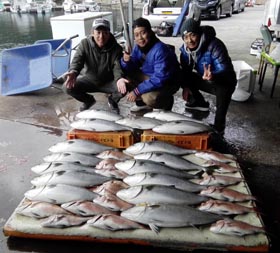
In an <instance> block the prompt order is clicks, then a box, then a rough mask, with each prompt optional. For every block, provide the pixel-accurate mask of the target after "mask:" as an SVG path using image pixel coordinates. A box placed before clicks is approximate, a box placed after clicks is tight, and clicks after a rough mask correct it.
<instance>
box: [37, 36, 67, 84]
mask: <svg viewBox="0 0 280 253" xmlns="http://www.w3.org/2000/svg"><path fill="white" fill-rule="evenodd" d="M41 43H49V44H50V45H51V48H52V74H53V78H54V79H56V78H58V77H60V76H61V75H63V74H64V73H65V72H67V71H68V68H69V64H70V58H71V47H72V40H68V41H66V40H65V39H55V40H38V41H36V42H35V44H41ZM61 45H62V47H61V48H59V47H60V46H61ZM57 49H58V50H57Z"/></svg>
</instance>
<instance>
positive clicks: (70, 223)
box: [40, 214, 89, 228]
mask: <svg viewBox="0 0 280 253" xmlns="http://www.w3.org/2000/svg"><path fill="white" fill-rule="evenodd" d="M88 220H89V218H88V217H81V216H77V215H72V214H67V215H66V214H54V215H51V216H50V217H48V218H45V219H43V220H42V221H41V222H40V225H41V226H42V227H47V228H68V227H76V226H80V225H82V224H84V223H86V222H87V221H88Z"/></svg>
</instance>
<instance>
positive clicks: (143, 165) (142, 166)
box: [115, 159, 197, 179]
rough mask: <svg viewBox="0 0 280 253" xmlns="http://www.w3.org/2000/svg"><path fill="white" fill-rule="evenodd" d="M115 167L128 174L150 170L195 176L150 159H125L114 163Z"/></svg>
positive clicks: (177, 175)
mask: <svg viewBox="0 0 280 253" xmlns="http://www.w3.org/2000/svg"><path fill="white" fill-rule="evenodd" d="M115 167H116V168H117V169H119V170H123V171H124V172H125V173H127V174H128V175H133V174H137V173H146V172H150V173H161V174H166V175H171V176H175V177H182V178H189V179H191V178H196V177H197V176H196V175H194V174H191V173H188V172H187V171H183V170H178V169H174V168H172V167H169V166H166V165H164V164H161V163H158V162H153V161H150V160H133V159H131V160H126V161H123V162H118V163H116V164H115Z"/></svg>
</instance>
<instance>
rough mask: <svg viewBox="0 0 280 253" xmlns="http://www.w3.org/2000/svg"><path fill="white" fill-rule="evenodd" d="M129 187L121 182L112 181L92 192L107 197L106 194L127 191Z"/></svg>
mask: <svg viewBox="0 0 280 253" xmlns="http://www.w3.org/2000/svg"><path fill="white" fill-rule="evenodd" d="M127 187H128V185H127V184H126V183H124V182H123V181H121V180H110V181H107V182H105V183H103V184H102V185H99V186H97V187H95V188H93V189H91V190H92V191H93V192H95V193H98V194H99V195H105V194H106V192H109V193H111V194H116V193H117V192H118V191H119V190H121V189H125V188H127Z"/></svg>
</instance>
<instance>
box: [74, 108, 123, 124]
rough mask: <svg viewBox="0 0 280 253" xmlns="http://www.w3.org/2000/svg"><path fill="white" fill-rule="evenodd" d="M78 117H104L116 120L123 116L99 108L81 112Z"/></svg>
mask: <svg viewBox="0 0 280 253" xmlns="http://www.w3.org/2000/svg"><path fill="white" fill-rule="evenodd" d="M76 117H77V118H79V119H104V120H109V121H116V120H120V119H121V118H122V116H121V115H119V114H117V113H114V112H109V111H104V110H98V109H90V110H85V111H82V112H79V113H78V114H77V115H76Z"/></svg>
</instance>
